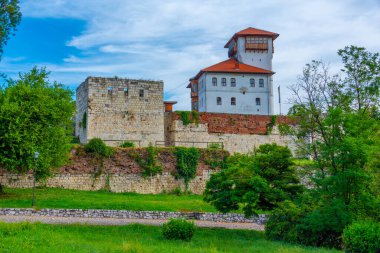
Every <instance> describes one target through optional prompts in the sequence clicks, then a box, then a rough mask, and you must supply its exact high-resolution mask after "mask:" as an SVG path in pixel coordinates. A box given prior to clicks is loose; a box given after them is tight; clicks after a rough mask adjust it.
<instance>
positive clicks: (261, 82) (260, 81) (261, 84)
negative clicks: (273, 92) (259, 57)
mask: <svg viewBox="0 0 380 253" xmlns="http://www.w3.org/2000/svg"><path fill="white" fill-rule="evenodd" d="M259 86H260V87H264V79H262V78H260V80H259Z"/></svg>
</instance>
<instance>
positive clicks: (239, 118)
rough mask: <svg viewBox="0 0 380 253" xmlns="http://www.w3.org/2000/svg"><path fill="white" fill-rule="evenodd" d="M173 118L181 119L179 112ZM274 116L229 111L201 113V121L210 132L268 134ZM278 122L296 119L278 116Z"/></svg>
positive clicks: (292, 122) (291, 122) (291, 121)
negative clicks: (231, 112)
mask: <svg viewBox="0 0 380 253" xmlns="http://www.w3.org/2000/svg"><path fill="white" fill-rule="evenodd" d="M171 114H172V115H171V120H181V117H180V115H179V114H177V113H175V112H173V113H171ZM271 121H272V116H267V115H246V114H227V113H209V112H203V113H199V123H200V124H207V132H208V133H222V134H267V125H268V124H269V123H271ZM276 122H277V123H278V124H283V123H287V124H294V123H295V120H294V119H291V118H289V117H287V116H276Z"/></svg>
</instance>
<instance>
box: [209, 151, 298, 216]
mask: <svg viewBox="0 0 380 253" xmlns="http://www.w3.org/2000/svg"><path fill="white" fill-rule="evenodd" d="M291 156H292V155H291V152H290V150H289V149H288V148H287V147H282V146H278V145H276V144H264V145H261V146H260V147H259V149H257V150H256V151H255V154H254V155H250V154H246V155H243V154H235V155H233V156H231V157H229V158H228V159H227V162H226V168H225V169H223V170H222V171H220V172H217V173H215V174H213V175H212V176H211V178H210V180H209V181H208V182H207V185H206V190H205V192H204V199H205V201H207V202H209V203H211V204H212V205H214V206H215V207H216V208H217V209H218V210H219V211H221V212H224V213H225V212H229V211H232V210H239V209H240V208H242V209H243V211H244V213H245V215H246V216H252V215H255V214H257V210H258V209H272V208H273V207H275V206H277V204H278V203H279V202H281V201H283V200H284V199H293V198H295V197H296V196H297V195H298V194H299V193H300V192H301V191H302V189H303V187H302V186H301V185H300V184H299V180H298V178H297V176H296V174H295V171H294V169H293V168H291V166H292V162H291V160H290V158H291Z"/></svg>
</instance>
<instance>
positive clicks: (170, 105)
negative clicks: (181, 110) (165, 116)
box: [164, 101, 177, 112]
mask: <svg viewBox="0 0 380 253" xmlns="http://www.w3.org/2000/svg"><path fill="white" fill-rule="evenodd" d="M176 103H177V101H164V105H165V112H172V111H173V105H175V104H176Z"/></svg>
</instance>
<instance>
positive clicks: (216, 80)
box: [212, 77, 218, 86]
mask: <svg viewBox="0 0 380 253" xmlns="http://www.w3.org/2000/svg"><path fill="white" fill-rule="evenodd" d="M217 85H218V79H216V77H213V78H212V86H217Z"/></svg>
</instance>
